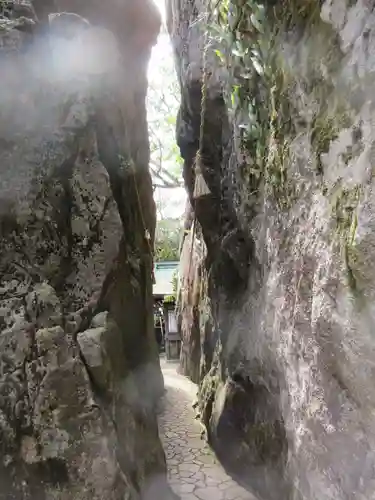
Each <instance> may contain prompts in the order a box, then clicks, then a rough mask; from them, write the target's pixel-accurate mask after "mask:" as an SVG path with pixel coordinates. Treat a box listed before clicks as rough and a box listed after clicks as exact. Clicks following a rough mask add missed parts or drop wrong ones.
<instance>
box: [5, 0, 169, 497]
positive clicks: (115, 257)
mask: <svg viewBox="0 0 375 500" xmlns="http://www.w3.org/2000/svg"><path fill="white" fill-rule="evenodd" d="M64 11H65V13H63V14H60V15H56V13H62V12H64ZM49 14H51V15H50V16H49ZM52 14H53V15H52ZM159 24H160V20H159V16H158V14H157V12H156V10H155V7H154V6H153V4H152V3H150V2H149V1H148V0H139V1H138V2H137V3H136V4H135V3H134V2H132V1H130V0H129V1H124V2H116V1H109V2H105V7H104V2H99V1H97V2H96V1H89V0H87V1H84V2H79V1H75V0H73V1H66V2H65V1H63V0H62V1H61V2H60V1H59V0H57V1H56V2H54V1H47V0H35V2H34V5H32V4H31V3H30V2H28V1H18V0H14V1H5V2H3V1H1V2H0V65H1V88H0V276H1V283H0V284H1V286H0V484H1V488H0V498H1V499H4V500H5V499H7V500H11V499H14V500H21V499H22V500H24V499H27V498H33V499H35V500H68V499H73V498H74V499H76V500H88V499H91V500H93V499H96V500H99V499H100V500H101V499H103V498H106V499H113V500H115V499H120V498H121V499H127V500H138V499H140V498H142V499H160V500H164V499H166V498H169V495H170V492H169V489H168V487H167V485H166V480H165V473H166V465H165V456H164V452H163V450H162V447H161V444H160V441H159V436H158V429H157V422H156V416H155V406H156V403H157V401H158V398H159V397H160V395H161V394H162V392H163V380H162V375H161V371H160V365H159V359H158V353H157V348H156V342H155V339H154V333H153V314H152V281H151V274H152V246H153V237H154V228H155V207H154V202H153V198H152V186H151V178H150V174H149V171H148V157H149V145H148V132H147V123H146V110H145V95H146V89H147V79H146V69H147V62H148V58H149V56H150V51H151V47H152V45H153V43H154V42H155V40H156V37H157V34H158V30H159Z"/></svg>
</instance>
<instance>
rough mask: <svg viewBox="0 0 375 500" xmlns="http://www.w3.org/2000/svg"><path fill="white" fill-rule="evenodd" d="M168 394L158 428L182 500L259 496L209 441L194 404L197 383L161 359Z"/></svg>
mask: <svg viewBox="0 0 375 500" xmlns="http://www.w3.org/2000/svg"><path fill="white" fill-rule="evenodd" d="M161 364H162V370H163V375H164V382H165V387H166V394H165V396H164V398H163V401H162V404H161V405H160V413H159V416H158V419H159V429H160V437H161V440H162V442H163V445H164V449H165V455H166V460H167V466H168V479H169V483H170V485H171V487H172V489H173V490H174V492H175V493H176V494H177V495H179V496H180V498H181V500H256V498H255V497H254V496H253V495H251V493H249V492H248V491H246V490H244V489H243V488H241V486H239V485H238V484H237V483H236V482H235V481H234V480H232V479H231V478H230V477H229V476H228V475H227V474H226V472H225V471H224V469H223V468H222V466H221V465H220V463H219V462H218V460H217V459H216V457H215V455H214V453H213V452H212V450H211V449H210V448H209V446H208V445H207V443H206V442H205V441H204V440H203V439H200V434H201V430H202V429H201V426H200V424H199V422H198V421H197V420H196V419H195V418H194V417H195V413H194V410H193V408H192V404H193V402H194V401H195V399H196V393H197V386H196V385H195V384H193V383H192V382H190V381H189V380H188V379H187V378H186V377H183V376H182V375H179V374H177V371H176V365H175V364H172V363H166V362H165V361H163V360H162V362H161Z"/></svg>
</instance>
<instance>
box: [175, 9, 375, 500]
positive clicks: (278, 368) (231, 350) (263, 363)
mask: <svg viewBox="0 0 375 500" xmlns="http://www.w3.org/2000/svg"><path fill="white" fill-rule="evenodd" d="M229 3H230V5H232V4H234V3H235V4H236V5H237V9H233V11H231V12H232V14H233V17H236V16H239V18H238V20H239V25H240V24H242V23H245V24H246V22H247V21H249V20H250V19H251V16H250V12H248V14H249V15H246V14H244V15H242V18H241V20H240V13H241V14H242V13H243V12H244V11H243V10H242V5H243V4H242V3H241V2H229ZM240 4H241V8H240V7H239V6H240ZM262 4H263V6H264V8H265V9H266V12H265V16H264V19H263V21H262V23H264V25H265V26H264V29H262V30H259V33H258V35H256V37H257V39H258V41H259V44H260V46H261V47H268V43H269V41H270V39H271V38H272V37H273V36H274V34H275V33H277V34H278V35H277V37H278V38H277V39H276V43H275V45H274V46H273V48H272V49H271V52H270V53H268V54H267V56H264V55H263V56H262V57H263V58H264V60H263V61H262V63H263V64H264V70H265V71H264V73H262V72H260V73H261V74H259V73H258V72H257V71H254V68H253V65H252V63H250V62H244V61H243V60H241V58H240V59H236V58H230V61H229V62H228V64H227V68H226V69H228V70H229V73H231V72H232V73H234V72H235V71H234V69H238V70H239V71H238V73H236V75H234V74H232V75H231V77H234V76H235V80H234V81H233V80H230V79H229V78H225V77H224V78H222V74H223V72H222V67H221V65H220V68H219V67H216V66H215V64H214V65H213V67H212V66H211V63H212V59H211V58H210V59H209V61H210V67H209V69H210V70H212V75H210V77H209V87H210V88H209V90H210V92H209V93H208V102H207V114H206V118H205V122H204V135H203V140H202V142H201V146H202V150H203V153H204V154H203V153H202V156H204V160H205V162H204V165H203V167H202V172H203V175H204V176H205V180H206V182H207V183H208V185H209V188H210V190H211V196H207V197H205V198H204V199H202V198H199V199H197V200H194V204H193V206H194V209H195V214H194V215H195V217H196V219H197V221H198V222H199V224H198V228H199V230H198V234H197V239H199V240H200V242H201V243H200V244H202V241H203V242H204V246H205V248H204V250H205V252H206V258H205V259H204V268H205V270H206V271H207V273H206V272H204V273H203V275H200V273H199V271H200V268H201V262H200V261H199V260H198V262H197V261H193V269H190V272H189V273H185V276H184V282H185V284H188V289H186V288H185V290H184V291H185V294H182V303H181V304H180V307H181V314H182V318H181V324H182V328H183V333H184V342H185V344H187V345H185V346H184V352H183V356H182V362H183V368H184V370H185V373H187V374H190V376H192V377H193V378H194V379H195V380H196V379H197V372H199V377H198V378H199V382H200V398H199V400H200V409H201V414H202V419H203V421H204V423H205V425H206V427H207V430H208V434H209V436H210V440H211V443H212V445H213V446H214V447H215V450H216V452H217V453H218V455H219V456H220V457H221V459H222V460H223V461H225V462H226V464H227V466H228V467H229V466H230V467H231V470H232V471H233V472H234V473H236V474H238V475H240V476H241V478H242V480H243V481H246V482H247V483H248V484H249V485H250V486H251V487H252V488H253V490H254V491H256V492H257V494H258V495H259V496H260V497H261V498H263V499H264V500H290V499H291V498H293V499H294V498H298V499H303V500H315V499H321V500H341V499H343V498H348V499H355V500H359V499H360V500H362V499H371V500H373V499H374V498H375V488H374V477H375V452H374V450H375V419H374V407H375V390H374V385H373V384H372V377H373V372H374V366H375V342H374V335H373V326H372V325H373V324H374V321H375V309H374V305H373V304H374V300H373V298H374V289H375V276H374V266H373V262H374V258H375V254H374V250H375V245H374V231H375V225H374V210H373V208H374V168H373V165H374V141H375V134H374V123H375V122H374V119H375V115H374V93H373V90H372V87H373V74H374V67H375V65H374V62H375V57H374V54H375V52H374V40H375V12H374V4H373V2H367V1H363V0H357V1H349V0H325V1H323V2H306V1H299V0H296V1H292V2H263V3H262ZM246 5H247V6H250V3H249V2H247V3H246ZM256 5H257V2H254V3H252V2H251V7H249V8H250V10H251V9H253V8H256V7H255V6H256ZM168 7H169V29H170V32H171V35H172V40H173V43H174V48H175V51H176V56H177V58H176V61H177V70H178V74H179V77H180V81H181V85H182V104H181V109H180V113H179V117H178V118H179V120H178V127H177V135H178V142H179V146H180V150H181V154H182V156H183V158H184V178H185V182H186V187H187V190H188V193H189V195H190V198H191V199H192V198H193V186H194V176H195V172H194V165H195V162H194V158H195V155H196V152H197V146H198V143H199V140H200V134H199V132H200V130H199V129H200V127H199V125H200V111H201V108H200V101H201V94H200V89H201V84H202V76H203V75H202V65H201V56H202V48H203V46H204V40H203V36H202V33H201V31H200V30H199V26H200V25H202V20H204V19H205V10H206V6H205V4H204V3H203V2H199V1H196V2H190V1H187V0H186V1H184V0H182V1H177V0H169V1H168ZM243 8H245V7H243ZM232 19H233V18H232ZM289 20H290V23H289ZM284 22H285V24H284ZM228 24H230V23H229V22H228ZM239 25H238V26H239ZM249 25H250V23H249ZM191 27H193V29H191ZM228 28H229V31H230V27H228ZM238 29H239V30H241V27H239V28H238ZM246 29H249V30H250V31H251V33H252V36H251V37H250V38H251V39H252V37H253V36H254V35H253V33H254V31H253V26H251V25H250V28H249V26H246V25H245V26H244V28H243V30H244V31H243V32H242V34H241V42H240V44H241V46H242V44H243V43H248V44H249V49H250V50H251V45H252V40H249V38H248V33H249V32H248V31H246ZM260 32H262V33H264V35H262V34H260ZM270 33H272V37H271V36H270ZM229 36H232V34H231V35H229ZM192 39H194V43H193V44H192V45H191V46H190V42H191V41H192ZM246 40H247V41H246ZM221 49H222V51H223V52H225V51H226V47H225V45H224V47H221ZM210 50H211V47H210ZM231 50H232V47H231V48H230V50H229V52H231ZM212 52H214V51H212ZM261 52H263V48H262V50H261ZM269 56H270V57H269ZM274 56H275V58H274ZM236 64H238V67H236ZM246 65H247V67H246V68H244V66H246ZM217 66H219V61H217ZM244 70H246V71H244ZM247 70H249V74H251V75H252V76H251V78H250V82H249V81H248V80H247V78H246V77H245V78H244V79H243V80H241V77H240V73H245V74H247ZM247 76H248V75H247ZM227 77H229V74H228V75H227ZM217 82H219V83H220V85H216V83H217ZM233 83H235V84H236V85H239V86H240V91H241V92H240V93H242V97H240V100H239V107H238V108H237V109H235V110H234V109H233V106H232V104H231V103H229V102H228V103H227V102H225V99H224V98H223V96H228V97H229V96H231V95H233V94H232V92H233V90H234V89H233V87H232V84H233ZM246 96H250V99H249V100H248V99H247V97H246ZM253 99H255V106H254V111H256V112H257V113H256V114H257V116H255V117H252V118H250V117H249V115H250V113H249V109H248V104H249V102H251V101H252V100H253ZM234 107H235V108H236V106H234ZM249 120H251V121H255V124H256V125H258V126H259V128H260V130H261V134H258V135H255V134H253V132H252V131H251V130H248V131H247V132H244V131H243V125H244V121H245V124H246V123H248V122H249ZM198 247H199V244H195V248H194V250H195V249H197V248H198ZM183 254H185V255H186V254H187V255H189V254H191V246H190V248H189V242H188V241H186V246H185V248H184V251H183ZM187 267H188V266H186V268H187ZM188 274H189V275H188ZM196 291H199V293H200V297H199V300H197V298H196V296H195V292H196ZM194 308H195V309H194ZM198 325H199V326H198ZM198 329H199V332H198V331H197V330H198ZM189 334H190V335H189ZM197 343H199V348H198V347H197ZM199 350H200V352H199V353H198V354H197V352H196V351H199ZM186 353H187V354H186ZM192 353H193V354H194V355H193V356H191V354H192ZM186 358H189V362H190V364H189V362H187V361H186Z"/></svg>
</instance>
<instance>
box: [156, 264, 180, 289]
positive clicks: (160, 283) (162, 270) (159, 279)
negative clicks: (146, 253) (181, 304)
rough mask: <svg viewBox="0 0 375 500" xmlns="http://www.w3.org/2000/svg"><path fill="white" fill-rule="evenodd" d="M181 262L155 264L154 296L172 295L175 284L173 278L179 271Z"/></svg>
mask: <svg viewBox="0 0 375 500" xmlns="http://www.w3.org/2000/svg"><path fill="white" fill-rule="evenodd" d="M178 266H179V262H178V261H173V262H155V264H154V275H155V284H154V285H153V289H152V293H153V295H163V296H165V295H172V294H173V284H172V278H173V274H174V272H175V271H176V270H178Z"/></svg>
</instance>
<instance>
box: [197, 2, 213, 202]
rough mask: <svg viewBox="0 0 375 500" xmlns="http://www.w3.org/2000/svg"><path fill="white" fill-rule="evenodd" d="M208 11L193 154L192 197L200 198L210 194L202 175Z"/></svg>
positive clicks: (206, 81) (206, 82) (206, 80)
mask: <svg viewBox="0 0 375 500" xmlns="http://www.w3.org/2000/svg"><path fill="white" fill-rule="evenodd" d="M208 17H209V16H208V12H207V15H206V21H207V22H206V32H205V35H204V46H203V56H202V63H203V64H202V72H203V75H202V100H201V123H200V130H199V149H198V151H197V154H196V156H195V164H194V171H195V184H194V192H193V197H194V198H201V197H202V196H207V195H208V194H211V192H210V189H209V187H208V186H207V183H206V181H205V179H204V177H203V172H202V164H203V161H202V145H203V139H204V119H205V116H206V107H207V85H208V74H207V54H208Z"/></svg>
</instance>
